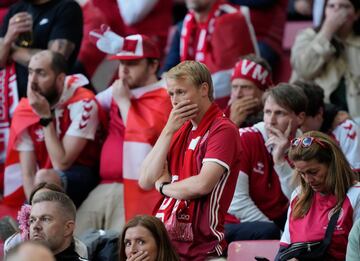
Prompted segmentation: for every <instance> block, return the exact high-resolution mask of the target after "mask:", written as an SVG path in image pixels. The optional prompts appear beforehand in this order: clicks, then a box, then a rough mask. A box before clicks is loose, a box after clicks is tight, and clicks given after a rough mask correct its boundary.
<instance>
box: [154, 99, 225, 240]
mask: <svg viewBox="0 0 360 261" xmlns="http://www.w3.org/2000/svg"><path fill="white" fill-rule="evenodd" d="M218 117H224V115H223V112H222V111H221V110H220V108H219V107H218V106H217V105H216V104H215V103H214V104H212V105H211V107H210V108H209V109H208V111H207V112H206V113H205V115H204V117H203V118H202V120H201V122H200V124H199V125H198V126H197V128H196V130H192V128H193V126H192V124H191V122H190V121H188V122H186V123H185V124H184V125H183V126H182V127H181V128H180V129H179V130H178V131H177V132H176V133H175V135H174V137H173V139H172V141H171V144H170V150H169V154H168V164H169V171H170V173H171V174H172V176H173V182H176V180H177V177H178V180H183V179H186V178H189V177H191V176H195V175H198V174H199V173H200V169H201V166H198V164H197V155H198V154H199V149H200V144H202V141H203V140H206V138H207V135H208V133H209V129H210V127H211V125H212V124H213V122H214V121H215V119H217V118H218ZM174 177H175V178H174ZM196 202H197V201H196V200H175V199H173V198H164V199H163V200H162V205H161V206H160V208H159V210H158V212H157V214H156V216H157V217H160V218H161V219H162V220H163V222H164V224H165V227H166V229H167V230H168V233H169V235H170V238H171V239H173V240H178V241H192V240H193V237H194V236H193V228H192V223H193V215H194V207H195V204H196Z"/></svg>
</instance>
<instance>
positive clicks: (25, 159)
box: [19, 151, 37, 199]
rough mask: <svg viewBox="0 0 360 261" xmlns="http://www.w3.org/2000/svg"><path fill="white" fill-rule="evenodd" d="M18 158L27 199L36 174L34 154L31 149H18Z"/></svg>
mask: <svg viewBox="0 0 360 261" xmlns="http://www.w3.org/2000/svg"><path fill="white" fill-rule="evenodd" d="M19 160H20V166H21V173H22V178H23V185H24V192H25V196H26V198H27V199H29V197H30V194H31V192H32V190H33V188H34V180H35V174H36V170H37V167H36V156H35V153H34V152H33V151H20V152H19Z"/></svg>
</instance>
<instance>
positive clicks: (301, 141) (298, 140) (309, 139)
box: [291, 137, 326, 148]
mask: <svg viewBox="0 0 360 261" xmlns="http://www.w3.org/2000/svg"><path fill="white" fill-rule="evenodd" d="M314 142H315V143H317V144H319V145H320V146H321V147H323V148H326V146H325V144H324V143H323V142H322V141H321V140H319V139H317V138H314V137H303V138H295V139H293V140H292V141H291V146H292V147H297V146H299V145H300V144H301V146H302V147H303V148H308V147H310V146H311V145H312V144H313V143H314Z"/></svg>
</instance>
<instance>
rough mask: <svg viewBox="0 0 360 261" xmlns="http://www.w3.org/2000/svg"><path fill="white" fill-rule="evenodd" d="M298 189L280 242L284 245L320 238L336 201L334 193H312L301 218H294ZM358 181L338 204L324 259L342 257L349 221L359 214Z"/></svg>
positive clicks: (359, 186) (338, 258) (350, 222)
mask: <svg viewBox="0 0 360 261" xmlns="http://www.w3.org/2000/svg"><path fill="white" fill-rule="evenodd" d="M299 189H300V188H298V189H297V190H295V191H294V193H293V195H292V200H291V204H290V208H289V217H290V218H288V220H287V221H286V225H285V229H284V233H283V235H282V237H281V243H280V244H281V245H283V246H287V245H289V244H291V243H296V242H308V241H319V240H322V239H323V238H324V235H325V231H326V228H327V225H328V223H329V220H330V218H331V211H333V208H334V207H335V205H336V198H335V196H334V195H322V194H320V193H318V192H316V193H315V194H314V197H313V199H312V203H311V206H310V209H309V212H308V213H307V214H306V215H305V217H303V218H299V219H294V218H293V217H292V216H291V215H292V208H293V207H294V204H295V203H296V202H297V200H298V193H299ZM359 204H360V183H357V184H356V185H355V186H353V187H351V188H350V189H349V190H348V192H347V194H346V198H345V200H344V203H343V205H342V208H341V211H340V215H339V218H338V221H337V224H336V227H335V230H334V233H333V235H332V239H331V243H330V246H329V248H328V250H327V253H328V256H327V259H326V260H331V261H332V260H345V253H346V246H347V242H348V236H349V233H350V230H351V227H352V225H353V223H354V222H355V221H356V220H357V219H359V218H360V208H359Z"/></svg>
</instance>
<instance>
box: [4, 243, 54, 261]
mask: <svg viewBox="0 0 360 261" xmlns="http://www.w3.org/2000/svg"><path fill="white" fill-rule="evenodd" d="M40 260H41V261H55V258H54V255H53V254H52V253H51V251H50V249H49V248H48V247H47V246H46V245H45V244H42V243H38V242H36V241H26V242H23V243H20V244H19V245H17V246H16V247H14V248H12V249H11V250H10V251H9V253H8V254H7V255H6V257H5V261H40Z"/></svg>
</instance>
